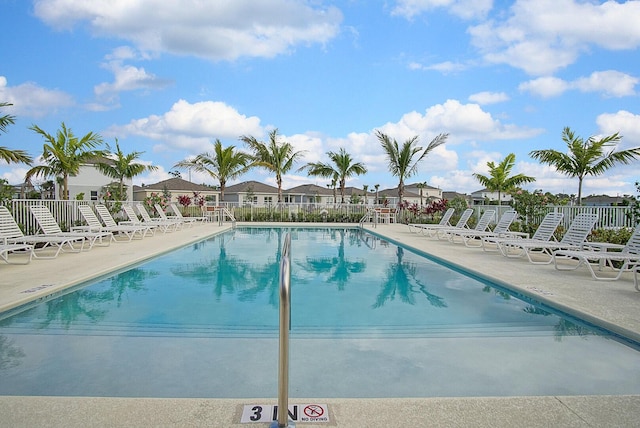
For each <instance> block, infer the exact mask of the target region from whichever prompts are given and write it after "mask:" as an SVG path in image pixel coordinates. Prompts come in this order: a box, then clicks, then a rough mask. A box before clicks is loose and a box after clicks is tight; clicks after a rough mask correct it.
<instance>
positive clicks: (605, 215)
mask: <svg viewBox="0 0 640 428" xmlns="http://www.w3.org/2000/svg"><path fill="white" fill-rule="evenodd" d="M94 203H97V202H96V201H75V200H73V201H63V200H52V199H14V200H11V201H8V202H7V206H8V207H9V209H10V210H11V212H12V213H13V216H14V218H15V219H16V222H17V223H18V224H20V226H21V227H22V229H23V231H24V232H25V233H26V234H34V233H37V232H38V226H37V223H36V221H35V218H33V216H32V215H31V212H30V211H29V206H31V205H40V204H42V205H45V206H47V207H48V208H49V209H50V210H51V212H52V213H53V216H54V217H55V219H56V220H57V221H58V223H59V224H60V227H61V228H62V229H63V230H69V228H70V227H72V226H76V225H80V224H82V217H81V216H80V212H79V211H78V209H77V207H78V205H80V204H94ZM124 203H140V202H139V201H134V202H124ZM219 205H220V207H221V208H224V215H225V217H227V219H229V220H231V221H233V219H235V220H236V221H239V222H304V223H354V224H359V223H360V222H361V221H362V220H363V219H364V220H365V221H366V219H367V213H368V210H372V209H374V208H382V207H381V206H372V205H363V204H315V203H309V204H301V203H295V204H288V203H281V204H275V205H263V206H258V205H245V204H237V203H230V202H223V203H221V204H219ZM473 208H474V209H475V211H476V212H475V215H476V216H477V218H480V216H481V215H482V213H483V212H484V211H485V210H487V209H495V210H496V211H497V212H496V214H497V215H498V218H499V217H500V216H501V215H502V213H503V212H504V211H505V210H508V209H511V207H509V206H507V205H504V206H496V205H476V206H474V207H473ZM546 210H547V211H545V212H543V213H541V215H540V217H542V216H544V214H546V212H548V211H557V212H562V213H563V214H564V219H563V222H564V223H563V224H564V225H565V226H568V225H569V224H570V223H571V220H573V218H574V217H575V216H576V215H577V214H578V213H581V212H588V213H595V214H598V222H597V223H596V228H621V227H634V226H635V224H634V219H633V218H631V212H632V211H631V208H630V207H591V206H548V207H546ZM195 212H196V211H194V213H195ZM114 216H115V217H118V216H119V217H120V218H122V219H125V216H124V215H119V214H118V213H115V214H114ZM396 220H397V222H398V223H414V222H420V221H426V220H425V219H424V217H416V216H415V215H413V214H411V213H410V212H409V211H407V210H404V211H402V212H399V213H398V215H397V218H396ZM373 221H375V220H373ZM536 221H538V222H539V219H529V222H533V223H536Z"/></svg>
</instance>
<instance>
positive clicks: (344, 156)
mask: <svg viewBox="0 0 640 428" xmlns="http://www.w3.org/2000/svg"><path fill="white" fill-rule="evenodd" d="M327 156H329V159H330V160H331V162H332V163H333V164H330V163H323V162H309V163H308V164H306V165H304V166H302V167H301V168H300V169H298V171H303V170H307V172H308V174H309V175H314V176H318V177H325V178H330V177H336V178H337V179H338V181H339V183H340V198H341V202H342V203H343V204H344V187H345V184H346V182H347V178H349V177H351V176H354V175H362V174H366V173H367V167H365V166H364V164H363V163H361V162H355V163H354V162H353V158H352V157H351V155H350V154H349V153H347V151H346V150H345V149H344V148H340V150H339V151H338V152H337V153H336V152H327Z"/></svg>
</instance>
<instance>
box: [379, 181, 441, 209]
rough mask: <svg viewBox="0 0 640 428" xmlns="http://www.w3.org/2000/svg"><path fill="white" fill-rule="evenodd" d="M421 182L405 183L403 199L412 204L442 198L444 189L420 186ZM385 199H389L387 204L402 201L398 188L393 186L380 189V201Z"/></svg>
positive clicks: (383, 201) (422, 203)
mask: <svg viewBox="0 0 640 428" xmlns="http://www.w3.org/2000/svg"><path fill="white" fill-rule="evenodd" d="M418 185H420V183H412V184H405V185H404V193H403V196H402V199H403V200H404V201H405V202H408V203H410V204H416V205H418V206H420V205H427V204H428V203H429V202H431V201H434V200H440V199H442V190H441V189H439V188H437V187H433V186H429V185H425V186H424V187H422V188H420V187H418ZM385 200H386V201H387V205H391V206H395V205H397V204H398V202H399V201H400V198H399V196H398V188H397V187H393V188H389V189H383V190H379V191H378V203H380V204H384V203H385Z"/></svg>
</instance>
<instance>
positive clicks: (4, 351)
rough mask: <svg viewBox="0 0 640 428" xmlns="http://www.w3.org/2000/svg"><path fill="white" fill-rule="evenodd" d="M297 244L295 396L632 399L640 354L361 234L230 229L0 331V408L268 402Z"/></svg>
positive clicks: (12, 320)
mask: <svg viewBox="0 0 640 428" xmlns="http://www.w3.org/2000/svg"><path fill="white" fill-rule="evenodd" d="M286 230H289V231H290V232H291V234H292V339H291V375H290V390H291V392H290V394H291V396H297V397H405V396H412V397H433V396H515V395H556V394H558V395H559V394H562V395H576V394H638V393H640V378H639V375H638V374H637V370H636V369H635V368H636V367H638V363H640V354H639V353H638V351H637V350H635V349H633V348H632V347H630V346H627V345H626V344H625V343H622V342H620V341H617V340H615V338H612V337H610V336H607V335H606V334H604V333H603V332H600V331H596V330H591V329H589V328H588V326H586V325H584V324H582V323H580V322H577V321H575V320H569V319H566V318H560V317H558V316H556V315H552V314H551V313H550V312H549V311H548V310H544V308H540V307H536V306H534V305H532V304H531V303H530V302H526V301H523V300H520V299H518V298H516V297H514V296H513V295H511V294H509V293H508V292H507V291H506V290H502V289H498V288H494V287H492V286H491V284H488V283H484V282H481V281H478V280H477V279H473V278H470V277H468V276H466V275H464V274H463V273H461V272H456V271H452V270H451V269H449V268H447V267H446V266H443V265H441V264H438V263H435V262H434V261H431V260H429V259H427V258H425V257H422V256H420V255H418V254H415V253H413V252H411V251H409V250H408V249H406V248H402V247H398V246H396V245H394V244H392V243H389V242H387V241H384V240H382V239H379V238H378V237H376V236H374V235H371V234H369V233H367V232H363V231H361V230H357V229H326V228H324V229H318V228H316V229H298V228H291V229H279V228H269V229H264V228H239V229H236V230H234V231H231V232H229V233H225V234H222V235H219V236H216V237H213V238H211V239H207V240H205V241H202V242H199V243H196V244H193V245H190V246H187V247H185V248H183V249H181V250H178V251H175V252H173V253H170V254H167V255H164V256H162V257H159V258H157V259H155V260H152V261H149V262H147V263H145V264H143V265H139V266H135V267H133V268H132V269H130V270H128V271H126V272H120V273H117V274H115V275H113V276H110V277H107V278H104V279H101V280H99V281H95V282H94V283H93V284H91V285H88V286H86V287H80V288H78V289H77V290H75V291H74V292H73V293H69V294H66V295H64V296H61V297H58V298H56V299H53V300H50V301H47V302H44V303H42V304H40V305H37V306H34V307H31V308H27V309H26V310H24V311H22V312H20V313H17V314H15V315H12V316H11V317H7V318H5V319H3V320H2V321H0V379H2V381H1V382H0V394H4V395H81V396H124V397H216V398H225V397H229V398H234V397H246V398H249V397H273V396H275V395H276V392H277V351H278V344H277V321H278V300H277V299H278V297H277V296H278V291H277V290H278V268H279V259H278V251H279V249H280V248H281V240H282V237H283V234H284V232H285V231H286Z"/></svg>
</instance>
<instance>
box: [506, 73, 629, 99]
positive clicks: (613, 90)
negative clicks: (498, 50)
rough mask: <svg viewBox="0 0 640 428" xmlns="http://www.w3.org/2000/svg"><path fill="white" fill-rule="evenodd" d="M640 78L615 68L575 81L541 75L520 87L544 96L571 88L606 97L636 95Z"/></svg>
mask: <svg viewBox="0 0 640 428" xmlns="http://www.w3.org/2000/svg"><path fill="white" fill-rule="evenodd" d="M639 81H640V79H638V78H637V77H634V76H631V75H628V74H625V73H621V72H619V71H615V70H605V71H595V72H593V73H591V74H590V75H589V76H587V77H580V78H578V79H576V80H574V81H566V80H562V79H560V78H558V77H551V76H549V77H539V78H537V79H533V80H529V81H528V82H524V83H521V84H520V85H519V86H518V89H519V90H521V91H523V92H530V93H532V94H534V95H538V96H540V97H542V98H551V97H557V96H559V95H562V94H563V93H564V92H566V91H568V90H570V89H577V90H579V91H581V92H600V93H601V94H602V95H603V96H605V97H625V96H633V95H635V93H636V92H635V86H636V85H637V84H638V82H639Z"/></svg>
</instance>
